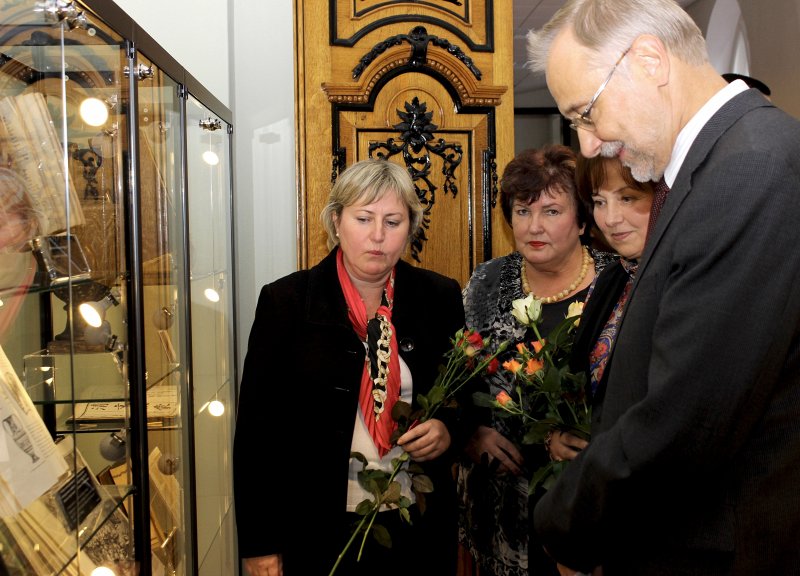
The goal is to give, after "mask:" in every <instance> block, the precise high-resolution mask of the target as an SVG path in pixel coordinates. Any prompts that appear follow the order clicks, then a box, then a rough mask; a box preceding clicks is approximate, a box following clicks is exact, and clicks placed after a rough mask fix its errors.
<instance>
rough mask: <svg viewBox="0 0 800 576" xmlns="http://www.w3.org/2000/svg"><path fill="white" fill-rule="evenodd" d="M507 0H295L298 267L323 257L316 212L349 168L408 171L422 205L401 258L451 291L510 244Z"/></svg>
mask: <svg viewBox="0 0 800 576" xmlns="http://www.w3.org/2000/svg"><path fill="white" fill-rule="evenodd" d="M511 8H512V7H511V2H510V1H509V0H430V1H427V2H421V1H415V2H410V1H405V2H400V1H392V0H390V1H385V0H384V1H380V0H328V2H327V3H323V2H322V1H321V0H296V18H297V34H296V37H297V46H298V52H297V70H298V84H297V89H298V94H297V96H298V146H299V168H300V190H299V206H300V222H299V227H300V235H299V237H300V246H299V254H300V259H301V262H300V265H301V266H302V267H309V266H312V265H314V264H316V263H317V262H318V261H319V260H320V259H321V258H322V257H324V256H325V254H327V252H328V250H327V246H326V237H325V234H324V232H323V230H322V227H321V225H320V219H319V215H320V212H321V211H322V208H323V207H324V204H325V200H326V199H327V196H328V192H329V191H330V187H331V185H332V182H333V181H335V179H336V177H337V176H338V174H339V173H340V172H341V171H342V170H343V169H344V168H345V167H346V166H349V165H350V164H352V163H353V162H355V161H358V160H361V159H363V158H368V157H382V158H386V159H388V160H389V161H392V162H397V163H399V164H401V165H403V166H405V167H407V168H408V169H409V171H410V172H411V174H412V176H413V178H414V182H415V184H416V187H417V192H418V194H419V196H420V199H421V200H422V202H423V205H424V206H425V209H426V215H425V220H424V225H423V228H422V230H421V232H420V234H419V235H418V236H417V237H416V238H415V239H414V241H413V242H412V245H411V248H410V250H409V252H408V254H407V255H406V259H407V260H408V261H409V262H411V263H412V264H416V265H420V266H424V267H425V268H429V269H432V270H436V271H438V272H441V273H443V274H446V275H448V276H451V277H453V278H456V279H457V280H458V281H459V282H461V284H462V285H463V284H464V283H465V282H466V280H467V279H468V278H469V275H470V274H471V272H472V270H473V268H474V266H475V264H477V263H478V262H482V261H484V260H487V259H489V258H491V257H493V256H498V255H501V254H505V253H507V252H508V251H510V250H511V248H512V246H513V243H512V240H511V237H510V233H509V232H508V230H507V228H508V227H507V226H506V224H505V222H504V221H503V217H502V213H501V210H500V207H499V206H497V194H498V174H499V172H500V171H501V170H502V168H501V167H502V166H504V165H505V164H506V163H507V162H508V161H509V160H510V159H511V158H512V157H513V149H514V139H513V108H514V103H513V92H512V90H511V89H510V88H509V87H510V86H511V85H512V82H513V67H512V63H513V62H512V60H513V58H512V35H511V26H512V13H511Z"/></svg>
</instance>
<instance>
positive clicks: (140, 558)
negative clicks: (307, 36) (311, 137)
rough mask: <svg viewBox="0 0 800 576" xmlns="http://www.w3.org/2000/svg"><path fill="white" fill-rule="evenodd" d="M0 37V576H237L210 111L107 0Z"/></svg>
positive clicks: (221, 208) (224, 226)
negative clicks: (113, 575)
mask: <svg viewBox="0 0 800 576" xmlns="http://www.w3.org/2000/svg"><path fill="white" fill-rule="evenodd" d="M120 31H122V32H120ZM0 37H1V38H2V39H1V40H0V421H2V426H0V574H9V575H26V576H27V575H30V574H80V575H83V574H92V575H99V574H106V575H108V574H117V575H123V574H126V575H127V574H165V575H171V574H175V575H181V574H209V575H212V574H236V573H238V569H237V559H236V553H235V545H234V523H233V518H232V514H233V512H232V487H231V478H232V475H231V471H230V460H231V459H230V450H231V446H232V436H233V433H232V430H233V414H234V412H235V410H234V408H235V394H236V386H235V382H236V381H237V379H236V373H235V371H236V366H237V362H236V359H235V342H234V334H235V318H234V302H235V284H234V275H233V270H232V263H233V258H232V251H233V246H232V225H231V214H232V198H233V194H232V177H231V172H230V166H231V146H230V140H231V133H232V128H231V121H230V120H231V114H230V111H228V110H227V109H226V108H225V107H223V106H221V105H220V104H219V102H218V101H217V100H216V99H214V98H213V96H211V95H210V94H208V93H207V91H206V90H205V89H204V88H203V87H202V86H200V85H199V84H198V83H197V82H196V81H195V80H194V79H193V78H192V77H191V75H189V74H188V73H187V72H186V71H185V70H183V69H182V68H181V67H180V66H179V65H178V64H177V63H176V62H174V61H173V60H172V59H171V58H170V57H169V56H168V55H167V54H166V53H165V52H164V51H163V50H162V49H161V48H160V47H159V46H158V45H157V44H156V43H155V42H154V41H152V39H150V38H149V37H148V36H147V35H146V33H144V32H143V31H142V30H140V29H139V28H138V27H137V26H136V24H135V22H132V21H131V20H130V19H129V18H128V17H127V16H126V15H125V14H124V13H123V12H122V11H121V10H119V8H117V7H116V6H115V5H114V4H113V3H111V2H108V1H99V0H98V1H97V2H91V1H89V0H87V1H86V2H81V3H78V2H72V1H69V0H44V1H42V0H14V1H10V2H4V3H2V5H0Z"/></svg>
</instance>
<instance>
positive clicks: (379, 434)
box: [336, 249, 400, 458]
mask: <svg viewBox="0 0 800 576" xmlns="http://www.w3.org/2000/svg"><path fill="white" fill-rule="evenodd" d="M336 270H337V272H338V274H339V284H340V285H341V286H342V292H344V299H345V302H347V313H348V316H349V318H350V322H351V323H352V325H353V330H355V332H356V334H358V337H359V338H361V340H363V341H365V342H367V348H368V351H367V357H366V359H365V361H364V371H363V372H362V374H361V392H360V394H359V396H358V401H359V404H360V405H361V412H362V413H363V414H364V421H365V422H366V423H367V429H368V430H369V434H370V436H372V441H373V442H374V443H375V447H376V448H377V449H378V454H380V456H381V458H382V457H383V456H384V455H385V454H386V453H387V452H388V451H389V450H391V449H392V442H391V437H392V433H393V432H394V430H395V428H396V427H397V423H396V422H395V421H394V418H392V408H393V407H394V404H395V402H397V399H398V398H399V397H400V358H399V357H398V356H397V335H396V333H395V329H394V326H393V325H392V307H393V305H394V268H392V272H391V274H389V278H388V279H387V280H386V286H385V287H384V290H383V298H382V300H381V305H380V306H379V307H378V310H377V312H376V313H375V318H373V319H372V320H370V321H369V322H367V310H366V307H365V306H364V301H363V300H362V299H361V295H360V294H359V293H358V290H357V289H356V287H355V286H353V283H352V281H351V280H350V275H349V274H348V273H347V270H345V267H344V261H343V255H342V250H341V249H339V251H338V253H337V254H336ZM387 344H388V347H387ZM387 358H388V362H387V361H386V360H387ZM382 371H383V372H384V373H385V380H384V375H382V374H381V372H382Z"/></svg>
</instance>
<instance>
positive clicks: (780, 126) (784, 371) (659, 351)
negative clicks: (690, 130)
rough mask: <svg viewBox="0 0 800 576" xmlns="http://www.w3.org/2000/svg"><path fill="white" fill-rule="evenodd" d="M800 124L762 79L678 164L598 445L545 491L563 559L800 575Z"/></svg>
mask: <svg viewBox="0 0 800 576" xmlns="http://www.w3.org/2000/svg"><path fill="white" fill-rule="evenodd" d="M798 247H800V123H798V121H797V120H795V119H793V118H791V117H789V116H788V115H787V114H785V113H783V112H781V111H780V110H778V109H777V108H775V107H773V106H772V105H771V104H770V103H769V102H768V101H766V100H765V99H764V98H763V97H762V96H761V95H760V94H758V92H757V91H755V90H749V91H747V92H745V93H743V94H740V95H738V96H736V97H735V98H734V99H733V100H731V101H730V102H728V103H727V104H725V105H724V106H723V107H722V108H721V109H720V110H719V111H718V112H717V113H716V114H715V115H714V116H713V117H712V118H711V119H710V121H709V122H708V123H707V124H706V126H705V127H704V128H703V129H702V130H701V132H700V134H699V135H698V137H697V139H696V140H695V141H694V143H693V144H692V146H691V149H690V150H689V153H688V155H687V157H686V159H685V161H684V163H683V165H682V167H681V168H680V171H679V173H678V175H677V178H676V180H675V183H674V185H673V187H672V190H671V192H670V194H669V196H668V198H667V201H666V204H665V206H664V208H663V210H662V212H661V215H660V217H659V220H658V222H657V224H656V227H655V229H654V230H653V232H652V236H651V238H650V241H649V243H648V246H647V247H646V250H645V253H644V254H643V256H642V260H641V262H640V266H639V270H638V273H637V276H636V283H635V284H634V287H633V292H632V295H631V298H630V300H629V302H628V305H627V306H626V312H625V316H624V317H623V319H622V324H621V327H620V331H619V334H618V337H617V342H616V347H615V349H614V351H613V356H612V358H611V360H610V364H609V366H608V368H607V370H608V371H609V374H608V382H607V388H606V393H605V398H604V400H603V403H602V406H601V407H597V408H595V410H594V412H593V417H594V421H593V429H592V442H591V444H590V446H589V448H588V449H586V450H584V451H583V452H582V453H581V455H579V456H578V458H577V459H576V460H575V461H573V462H572V463H570V464H569V466H567V468H566V471H565V473H564V474H563V475H562V477H561V478H560V479H559V482H558V483H557V485H556V486H555V487H554V488H552V489H551V490H550V491H549V492H548V494H547V495H546V496H545V497H544V498H543V499H542V500H541V501H540V502H539V504H538V506H537V507H536V510H535V526H536V530H537V531H538V532H540V534H541V536H542V538H543V539H544V540H545V542H546V545H547V547H548V548H549V549H550V550H551V551H552V552H553V553H554V554H555V556H556V557H557V558H558V559H559V560H560V561H561V562H562V563H564V564H566V565H570V566H572V567H575V568H582V569H584V570H588V569H590V568H591V567H592V566H594V565H598V564H603V565H604V568H605V571H604V576H614V575H616V574H636V575H642V576H647V575H653V574H664V575H667V574H669V575H670V576H674V575H684V574H697V575H703V576H712V575H716V574H736V575H742V576H744V575H747V576H752V575H754V574H758V575H760V574H765V575H767V574H770V575H772V574H796V573H798V570H800V568H799V567H800V249H799V248H798Z"/></svg>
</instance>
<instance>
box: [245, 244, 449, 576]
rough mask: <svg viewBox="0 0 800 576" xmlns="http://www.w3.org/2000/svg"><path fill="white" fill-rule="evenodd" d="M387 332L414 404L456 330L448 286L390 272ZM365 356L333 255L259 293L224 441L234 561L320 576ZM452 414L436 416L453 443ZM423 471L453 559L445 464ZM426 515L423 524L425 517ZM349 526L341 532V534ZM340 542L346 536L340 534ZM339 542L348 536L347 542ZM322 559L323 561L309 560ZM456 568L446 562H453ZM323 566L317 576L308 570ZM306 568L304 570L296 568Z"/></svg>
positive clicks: (338, 507) (343, 483) (342, 493)
mask: <svg viewBox="0 0 800 576" xmlns="http://www.w3.org/2000/svg"><path fill="white" fill-rule="evenodd" d="M396 270H397V273H396V277H395V302H394V309H393V315H392V321H393V324H394V326H395V329H396V330H397V341H398V344H399V347H400V355H401V356H402V358H403V360H404V361H405V362H406V363H407V364H408V367H409V369H410V370H411V374H412V376H413V379H414V397H415V399H416V396H417V394H418V393H421V392H426V391H427V390H429V389H430V387H431V385H432V384H433V382H434V380H435V378H436V375H437V368H438V366H439V364H440V363H441V362H442V355H443V353H444V352H445V351H446V350H448V349H449V348H450V347H451V343H450V338H452V337H453V336H454V334H455V333H456V331H457V330H458V329H459V328H461V327H462V326H463V324H464V309H463V305H462V301H461V290H460V287H459V285H458V282H456V281H455V280H453V279H451V278H446V277H444V276H441V275H439V274H436V273H434V272H431V271H428V270H423V269H421V268H415V267H413V266H411V265H409V264H407V263H405V262H402V261H401V262H399V263H398V264H397V267H396ZM364 356H365V351H364V345H363V343H362V341H361V340H360V339H359V338H358V336H356V334H355V332H354V331H353V328H352V326H351V324H350V321H349V320H348V317H347V307H346V304H345V300H344V295H343V293H342V290H341V288H340V286H339V280H338V277H337V272H336V250H333V251H332V252H331V253H330V254H329V255H328V256H327V257H326V258H325V259H323V261H322V262H321V263H320V264H318V265H317V266H314V267H313V268H311V269H310V270H303V271H299V272H295V273H293V274H290V275H288V276H286V277H284V278H281V279H279V280H277V281H276V282H274V283H272V284H268V285H266V286H264V288H263V289H262V291H261V295H260V297H259V301H258V307H257V309H256V314H255V320H254V322H253V326H252V329H251V333H250V339H249V344H248V351H247V356H246V358H245V364H244V371H243V375H242V383H241V393H240V397H239V407H238V414H237V422H236V432H235V440H234V454H233V456H234V462H233V463H234V497H235V510H236V520H237V528H238V538H239V553H240V555H241V556H242V557H252V556H263V555H267V554H274V553H283V554H284V561H285V562H287V561H292V562H294V566H295V567H296V570H294V571H292V572H289V574H298V575H302V576H316V575H317V574H318V573H322V574H327V573H328V570H329V569H330V567H331V566H332V564H333V562H334V560H335V554H338V552H339V551H340V550H341V547H340V546H336V545H333V546H331V547H332V548H333V547H335V548H336V550H335V553H334V554H333V555H327V556H326V553H328V554H329V553H330V552H331V551H330V550H328V551H326V550H325V546H326V545H327V544H328V543H330V542H333V541H334V540H335V541H336V542H338V541H339V540H336V538H337V537H338V538H341V536H342V531H343V527H345V526H346V524H345V521H344V514H345V512H344V510H345V502H346V495H347V475H348V465H349V459H350V456H349V454H350V445H351V440H352V436H353V425H354V422H355V418H356V411H357V410H358V392H359V385H360V382H361V373H362V370H363V365H364ZM454 416H455V415H454V414H452V413H450V414H449V413H448V411H447V410H440V411H439V412H437V415H436V417H437V418H439V419H441V420H443V421H445V423H446V424H447V425H448V430H449V431H450V433H451V436H452V437H453V438H454V443H460V437H461V436H462V435H461V434H459V429H458V428H459V423H458V422H457V421H456V420H455V419H454ZM459 449H460V445H459V446H452V447H451V451H450V452H449V453H448V454H446V455H443V456H441V457H439V458H438V459H437V460H435V461H433V462H430V463H425V468H426V471H427V472H428V473H429V475H431V476H432V480H433V482H434V493H433V494H431V495H429V496H430V497H429V498H428V499H427V503H428V505H429V509H428V510H427V511H426V516H427V517H428V519H429V522H439V532H438V533H439V534H440V535H441V539H442V543H443V545H445V543H451V544H452V546H453V550H455V542H456V538H457V533H456V513H455V509H454V506H455V489H454V487H453V480H452V475H451V474H450V463H451V462H452V458H451V457H450V456H451V454H453V453H454V452H455V451H457V450H459ZM428 513H430V514H428ZM348 527H349V526H348ZM345 531H346V530H345ZM348 535H349V534H348ZM320 557H322V561H320ZM454 558H455V557H454ZM314 561H316V562H317V563H318V564H317V566H318V567H319V566H324V567H325V570H324V572H320V569H319V568H318V567H317V568H314V567H312V566H311V564H310V563H313V562H314ZM306 562H308V563H309V564H306Z"/></svg>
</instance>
